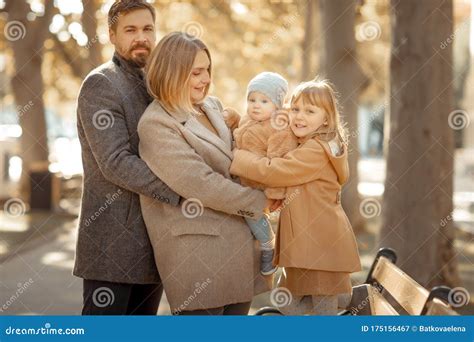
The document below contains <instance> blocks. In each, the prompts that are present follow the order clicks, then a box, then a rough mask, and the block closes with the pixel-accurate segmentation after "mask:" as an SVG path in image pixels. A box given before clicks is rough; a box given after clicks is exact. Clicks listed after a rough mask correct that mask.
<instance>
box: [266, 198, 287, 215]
mask: <svg viewBox="0 0 474 342" xmlns="http://www.w3.org/2000/svg"><path fill="white" fill-rule="evenodd" d="M282 204H283V200H281V199H279V200H275V199H270V198H267V205H266V207H265V211H267V210H268V211H269V212H274V211H276V210H278V209H280V207H281V206H282Z"/></svg>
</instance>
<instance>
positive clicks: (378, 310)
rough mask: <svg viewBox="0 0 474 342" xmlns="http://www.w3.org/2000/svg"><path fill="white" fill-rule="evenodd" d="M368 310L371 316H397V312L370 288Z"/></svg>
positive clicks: (378, 293)
mask: <svg viewBox="0 0 474 342" xmlns="http://www.w3.org/2000/svg"><path fill="white" fill-rule="evenodd" d="M370 292H371V294H370V299H371V306H370V310H371V311H372V315H377V316H381V315H383V316H397V315H398V312H397V311H396V310H395V309H394V308H393V306H391V305H390V303H389V302H388V301H387V300H386V299H385V298H384V297H383V296H382V295H381V294H380V292H378V291H377V290H376V289H374V288H373V287H372V286H371V287H370Z"/></svg>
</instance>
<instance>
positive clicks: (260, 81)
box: [247, 71, 288, 108]
mask: <svg viewBox="0 0 474 342" xmlns="http://www.w3.org/2000/svg"><path fill="white" fill-rule="evenodd" d="M253 91H258V92H260V93H262V94H264V95H265V96H268V98H270V100H271V101H272V102H273V103H274V104H275V106H277V108H282V107H283V101H284V100H285V97H286V94H287V93H288V82H287V81H286V80H285V79H284V78H283V76H281V75H280V74H277V73H275V72H269V71H265V72H262V73H260V74H258V75H257V76H255V77H254V78H252V80H251V81H250V82H249V85H248V87H247V98H248V97H249V94H250V93H251V92H253Z"/></svg>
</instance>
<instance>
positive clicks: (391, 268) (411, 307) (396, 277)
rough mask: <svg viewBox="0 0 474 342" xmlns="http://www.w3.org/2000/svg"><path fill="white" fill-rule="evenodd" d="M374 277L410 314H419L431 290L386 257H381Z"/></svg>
mask: <svg viewBox="0 0 474 342" xmlns="http://www.w3.org/2000/svg"><path fill="white" fill-rule="evenodd" d="M372 277H373V278H374V279H375V280H376V281H377V282H378V283H379V284H380V285H382V286H383V287H384V289H386V290H387V291H388V292H389V293H390V295H391V296H392V297H393V298H395V300H396V301H397V302H398V303H399V304H400V305H401V306H402V307H403V308H404V309H405V310H406V311H407V312H408V313H409V314H410V315H419V314H421V311H422V309H423V307H424V305H425V302H426V300H427V299H428V296H429V292H428V291H427V290H426V289H425V288H424V287H423V286H421V285H420V284H418V283H417V282H416V281H415V280H413V279H412V278H410V277H409V276H408V275H407V274H406V273H405V272H403V271H402V270H400V269H399V268H398V267H397V266H395V265H394V264H393V263H392V262H391V261H390V260H388V259H387V258H385V257H380V259H379V260H378V263H377V265H376V266H375V269H374V272H373V274H372Z"/></svg>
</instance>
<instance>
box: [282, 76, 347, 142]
mask: <svg viewBox="0 0 474 342" xmlns="http://www.w3.org/2000/svg"><path fill="white" fill-rule="evenodd" d="M300 99H301V100H302V101H303V103H309V104H311V105H313V106H317V107H320V108H322V109H324V111H325V112H326V113H327V123H328V124H327V126H321V127H320V128H319V129H318V130H317V131H316V132H315V134H319V135H321V136H322V137H323V138H327V139H329V140H331V139H333V138H334V136H335V135H338V136H339V138H340V139H341V141H342V142H344V143H346V144H347V134H346V131H345V128H344V124H343V122H342V120H341V117H340V114H339V105H338V102H337V96H336V90H335V89H334V86H333V85H332V84H331V83H330V82H329V81H328V80H320V79H318V78H315V79H314V80H312V81H308V82H303V83H300V84H299V85H298V86H297V87H296V88H295V90H294V91H293V93H292V95H291V99H290V103H291V104H293V103H295V102H297V101H299V100H300Z"/></svg>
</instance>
